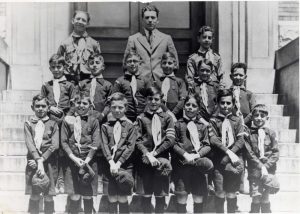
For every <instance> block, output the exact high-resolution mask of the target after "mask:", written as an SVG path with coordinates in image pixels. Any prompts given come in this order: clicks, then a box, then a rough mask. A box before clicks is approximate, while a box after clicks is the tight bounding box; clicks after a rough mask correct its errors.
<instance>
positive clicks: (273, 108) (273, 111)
mask: <svg viewBox="0 0 300 214" xmlns="http://www.w3.org/2000/svg"><path fill="white" fill-rule="evenodd" d="M267 106H268V109H269V111H270V112H269V115H270V116H282V115H283V113H284V108H285V106H284V105H274V104H269V105H267Z"/></svg>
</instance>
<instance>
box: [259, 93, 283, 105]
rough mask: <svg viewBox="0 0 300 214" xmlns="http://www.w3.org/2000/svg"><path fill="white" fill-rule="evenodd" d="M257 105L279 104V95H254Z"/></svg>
mask: <svg viewBox="0 0 300 214" xmlns="http://www.w3.org/2000/svg"><path fill="white" fill-rule="evenodd" d="M254 97H255V100H256V103H257V104H277V101H278V94H254Z"/></svg>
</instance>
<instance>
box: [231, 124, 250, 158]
mask: <svg viewBox="0 0 300 214" xmlns="http://www.w3.org/2000/svg"><path fill="white" fill-rule="evenodd" d="M245 134H246V133H245V130H244V126H243V122H242V120H241V118H239V119H238V122H237V123H236V127H235V137H236V141H235V142H234V144H233V146H232V148H231V149H230V150H231V151H232V152H234V153H237V152H238V151H240V150H241V149H243V148H244V146H245V141H244V136H245Z"/></svg>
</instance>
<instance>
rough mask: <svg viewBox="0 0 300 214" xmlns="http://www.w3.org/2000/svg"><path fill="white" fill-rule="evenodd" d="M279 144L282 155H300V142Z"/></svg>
mask: <svg viewBox="0 0 300 214" xmlns="http://www.w3.org/2000/svg"><path fill="white" fill-rule="evenodd" d="M278 145H279V154H280V156H281V157H298V158H299V157H300V144H299V143H293V144H292V143H279V144H278Z"/></svg>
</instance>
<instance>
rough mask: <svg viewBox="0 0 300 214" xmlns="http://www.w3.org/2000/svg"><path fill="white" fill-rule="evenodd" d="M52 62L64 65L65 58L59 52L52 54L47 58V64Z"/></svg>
mask: <svg viewBox="0 0 300 214" xmlns="http://www.w3.org/2000/svg"><path fill="white" fill-rule="evenodd" d="M52 63H57V64H63V65H64V66H65V65H66V61H65V58H64V57H63V56H61V55H59V54H53V55H52V56H51V57H50V59H49V65H51V64H52Z"/></svg>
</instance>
